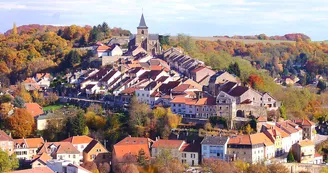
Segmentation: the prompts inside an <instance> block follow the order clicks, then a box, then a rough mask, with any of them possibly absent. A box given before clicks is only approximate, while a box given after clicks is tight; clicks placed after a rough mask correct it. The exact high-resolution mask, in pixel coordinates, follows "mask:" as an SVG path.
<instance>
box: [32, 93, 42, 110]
mask: <svg viewBox="0 0 328 173" xmlns="http://www.w3.org/2000/svg"><path fill="white" fill-rule="evenodd" d="M32 98H33V102H36V103H38V104H39V105H41V106H43V105H44V104H45V99H44V96H43V94H42V93H39V92H38V91H36V90H34V91H33V92H32Z"/></svg>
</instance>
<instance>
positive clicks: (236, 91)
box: [228, 86, 249, 97]
mask: <svg viewBox="0 0 328 173" xmlns="http://www.w3.org/2000/svg"><path fill="white" fill-rule="evenodd" d="M248 90H249V88H248V87H244V86H236V87H235V88H233V89H232V90H231V91H230V92H229V93H228V94H229V95H231V96H234V97H239V96H241V95H243V94H244V93H245V92H246V91H248Z"/></svg>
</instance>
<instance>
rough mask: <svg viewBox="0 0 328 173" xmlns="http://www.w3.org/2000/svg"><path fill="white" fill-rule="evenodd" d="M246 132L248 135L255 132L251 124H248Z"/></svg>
mask: <svg viewBox="0 0 328 173" xmlns="http://www.w3.org/2000/svg"><path fill="white" fill-rule="evenodd" d="M245 132H246V133H247V134H251V133H252V132H253V128H252V127H251V125H250V124H247V126H246V128H245Z"/></svg>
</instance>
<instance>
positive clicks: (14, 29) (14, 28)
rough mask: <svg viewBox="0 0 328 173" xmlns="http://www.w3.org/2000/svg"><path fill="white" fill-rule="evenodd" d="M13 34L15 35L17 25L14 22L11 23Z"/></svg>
mask: <svg viewBox="0 0 328 173" xmlns="http://www.w3.org/2000/svg"><path fill="white" fill-rule="evenodd" d="M13 35H17V27H16V23H15V22H14V24H13Z"/></svg>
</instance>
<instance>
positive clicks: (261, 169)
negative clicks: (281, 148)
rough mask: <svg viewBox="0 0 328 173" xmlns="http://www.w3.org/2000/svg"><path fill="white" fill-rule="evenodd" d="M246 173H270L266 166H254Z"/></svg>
mask: <svg viewBox="0 0 328 173" xmlns="http://www.w3.org/2000/svg"><path fill="white" fill-rule="evenodd" d="M246 173H269V171H268V169H267V167H266V166H265V165H264V164H260V163H258V164H252V165H250V166H249V167H248V169H247V170H246Z"/></svg>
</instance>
